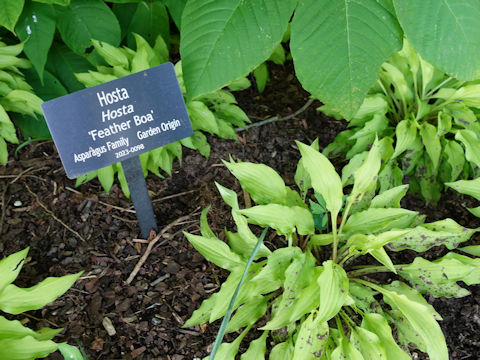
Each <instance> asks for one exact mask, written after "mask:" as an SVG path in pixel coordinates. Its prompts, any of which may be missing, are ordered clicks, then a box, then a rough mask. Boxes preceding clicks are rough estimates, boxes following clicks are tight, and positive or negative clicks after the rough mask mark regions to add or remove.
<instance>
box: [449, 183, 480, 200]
mask: <svg viewBox="0 0 480 360" xmlns="http://www.w3.org/2000/svg"><path fill="white" fill-rule="evenodd" d="M445 185H447V186H449V187H451V188H452V189H454V190H456V191H458V192H459V193H461V194H466V195H470V196H473V197H474V198H475V199H477V200H480V178H476V179H474V180H459V181H455V182H451V183H446V184H445Z"/></svg>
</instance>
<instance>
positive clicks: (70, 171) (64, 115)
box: [42, 63, 193, 179]
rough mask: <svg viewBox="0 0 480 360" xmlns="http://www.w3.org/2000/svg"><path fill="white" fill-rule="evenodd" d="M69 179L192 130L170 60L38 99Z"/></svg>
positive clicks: (167, 141)
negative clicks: (61, 93) (82, 88)
mask: <svg viewBox="0 0 480 360" xmlns="http://www.w3.org/2000/svg"><path fill="white" fill-rule="evenodd" d="M42 110H43V113H44V115H45V119H46V121H47V125H48V128H49V129H50V133H51V134H52V138H53V141H54V142H55V145H56V146H57V149H58V153H59V154H60V158H61V160H62V164H63V167H64V168H65V172H66V173H67V176H68V177H69V178H70V179H73V178H75V177H78V176H80V175H83V174H85V173H88V172H90V171H93V170H97V169H100V168H103V167H105V166H107V165H111V164H114V163H116V162H120V161H124V160H126V159H128V158H132V157H134V156H138V155H140V154H142V153H144V152H146V151H150V150H153V149H156V148H158V147H160V146H163V145H167V144H170V143H172V142H174V141H177V140H180V139H183V138H185V137H188V136H191V135H192V134H193V130H192V126H191V124H190V120H189V118H188V114H187V109H186V107H185V102H184V100H183V96H182V92H181V90H180V87H179V85H178V81H177V76H176V75H175V71H174V68H173V64H171V63H165V64H162V65H159V66H156V67H154V68H151V69H148V70H145V71H141V72H138V73H135V74H132V75H128V76H125V77H123V78H120V79H116V80H113V81H110V82H108V83H105V84H101V85H98V86H95V87H92V88H88V89H84V90H80V91H78V92H75V93H73V94H69V95H66V96H62V97H59V98H57V99H53V100H50V101H47V102H45V103H43V104H42Z"/></svg>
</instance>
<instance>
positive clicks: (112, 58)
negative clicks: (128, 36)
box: [92, 39, 129, 69]
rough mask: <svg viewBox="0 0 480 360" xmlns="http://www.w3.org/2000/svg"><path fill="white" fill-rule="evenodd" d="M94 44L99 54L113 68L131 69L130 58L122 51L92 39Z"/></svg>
mask: <svg viewBox="0 0 480 360" xmlns="http://www.w3.org/2000/svg"><path fill="white" fill-rule="evenodd" d="M92 44H93V47H94V48H95V50H97V52H98V54H99V55H100V56H101V57H102V58H103V59H104V60H105V61H106V62H107V63H108V64H109V65H111V66H121V67H124V68H127V69H128V67H129V61H128V57H127V55H126V54H125V52H124V51H122V49H120V48H117V47H115V46H113V45H110V44H108V43H106V42H103V41H98V40H95V39H92Z"/></svg>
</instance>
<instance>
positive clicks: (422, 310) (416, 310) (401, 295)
mask: <svg viewBox="0 0 480 360" xmlns="http://www.w3.org/2000/svg"><path fill="white" fill-rule="evenodd" d="M375 289H376V290H378V291H379V292H381V293H382V294H383V297H384V299H385V301H386V302H387V303H388V304H389V305H391V306H392V307H393V308H394V309H395V308H398V309H399V310H400V311H401V312H402V313H403V315H405V317H406V318H407V320H408V321H409V323H410V324H411V325H412V327H413V328H414V329H415V331H416V332H418V334H419V335H420V337H421V339H422V341H423V342H424V343H425V347H426V352H427V353H428V355H429V356H430V359H435V360H448V350H447V345H446V343H445V338H444V336H443V333H442V330H441V329H440V326H439V325H438V323H437V321H436V318H439V319H441V318H440V316H439V315H438V313H437V312H436V311H435V310H434V309H433V307H432V306H431V305H429V304H428V303H427V302H426V301H425V299H424V298H423V297H422V296H421V295H420V294H419V293H418V292H416V291H415V290H413V289H411V288H409V287H408V286H407V285H405V284H402V283H399V282H393V283H392V285H389V286H384V287H382V288H381V287H378V286H376V287H375Z"/></svg>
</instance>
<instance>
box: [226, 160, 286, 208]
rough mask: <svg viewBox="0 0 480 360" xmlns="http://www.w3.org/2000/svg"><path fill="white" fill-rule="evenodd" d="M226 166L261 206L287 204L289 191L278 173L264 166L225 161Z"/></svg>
mask: <svg viewBox="0 0 480 360" xmlns="http://www.w3.org/2000/svg"><path fill="white" fill-rule="evenodd" d="M224 164H225V166H226V167H227V168H228V170H230V171H231V172H232V174H233V175H234V176H235V177H236V178H237V179H238V181H240V184H241V185H242V187H243V188H244V189H245V190H246V191H248V192H249V193H250V196H251V197H252V199H253V200H254V201H255V202H256V203H257V204H260V205H265V204H271V203H275V204H282V205H283V204H285V198H286V196H287V190H286V188H285V183H284V182H283V180H282V178H281V177H280V175H278V173H277V172H276V171H275V170H273V169H272V168H270V167H268V166H266V165H264V164H253V163H247V162H244V163H240V162H239V163H235V162H233V161H232V162H226V161H224Z"/></svg>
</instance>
